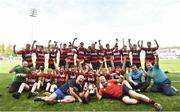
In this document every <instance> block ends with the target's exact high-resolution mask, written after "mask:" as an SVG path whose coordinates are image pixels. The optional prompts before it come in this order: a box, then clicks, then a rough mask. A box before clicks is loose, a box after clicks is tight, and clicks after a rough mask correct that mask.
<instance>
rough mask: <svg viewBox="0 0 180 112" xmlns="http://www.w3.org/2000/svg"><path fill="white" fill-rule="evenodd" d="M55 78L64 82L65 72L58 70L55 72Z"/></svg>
mask: <svg viewBox="0 0 180 112" xmlns="http://www.w3.org/2000/svg"><path fill="white" fill-rule="evenodd" d="M55 78H57V82H58V83H59V82H60V83H65V82H66V74H65V73H64V72H60V73H58V74H55Z"/></svg>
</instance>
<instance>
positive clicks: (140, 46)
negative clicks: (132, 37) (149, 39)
mask: <svg viewBox="0 0 180 112" xmlns="http://www.w3.org/2000/svg"><path fill="white" fill-rule="evenodd" d="M138 47H139V48H140V49H142V48H143V41H142V40H141V43H140V40H139V41H138Z"/></svg>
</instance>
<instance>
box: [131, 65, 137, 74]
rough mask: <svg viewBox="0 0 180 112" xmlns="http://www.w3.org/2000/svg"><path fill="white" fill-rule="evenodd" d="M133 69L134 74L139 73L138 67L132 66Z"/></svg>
mask: <svg viewBox="0 0 180 112" xmlns="http://www.w3.org/2000/svg"><path fill="white" fill-rule="evenodd" d="M131 69H132V71H133V72H134V73H137V71H138V68H137V67H136V65H133V66H131Z"/></svg>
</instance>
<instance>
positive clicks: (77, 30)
mask: <svg viewBox="0 0 180 112" xmlns="http://www.w3.org/2000/svg"><path fill="white" fill-rule="evenodd" d="M31 8H35V9H37V17H35V18H33V17H31V16H29V15H30V9H31ZM179 12H180V0H0V43H4V44H16V45H17V46H18V47H22V46H25V44H26V43H31V42H32V40H37V41H38V42H37V43H38V44H43V45H47V42H48V40H50V39H51V40H56V41H58V42H59V43H68V42H70V41H72V40H73V38H74V37H77V38H78V40H77V42H76V44H78V43H79V42H81V41H83V42H84V43H85V44H86V45H90V43H92V42H95V41H97V40H99V39H101V40H102V44H106V43H110V44H111V45H113V44H114V43H115V38H118V39H119V44H120V45H122V41H121V40H122V38H125V43H127V40H128V38H130V39H131V40H132V43H137V41H138V40H143V41H144V46H145V43H146V42H147V41H152V42H153V41H154V39H156V40H157V41H158V43H159V45H160V47H171V46H180V45H179V42H180V31H179V29H180V13H179ZM153 46H154V42H153Z"/></svg>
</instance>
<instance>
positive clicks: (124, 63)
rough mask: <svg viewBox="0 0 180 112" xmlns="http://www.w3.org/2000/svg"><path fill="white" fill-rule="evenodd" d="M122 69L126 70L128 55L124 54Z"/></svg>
mask: <svg viewBox="0 0 180 112" xmlns="http://www.w3.org/2000/svg"><path fill="white" fill-rule="evenodd" d="M122 70H123V71H126V56H124V60H123V66H122Z"/></svg>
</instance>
